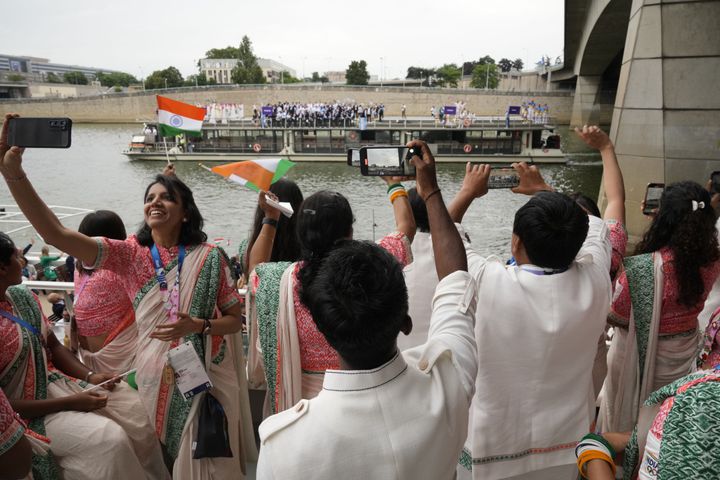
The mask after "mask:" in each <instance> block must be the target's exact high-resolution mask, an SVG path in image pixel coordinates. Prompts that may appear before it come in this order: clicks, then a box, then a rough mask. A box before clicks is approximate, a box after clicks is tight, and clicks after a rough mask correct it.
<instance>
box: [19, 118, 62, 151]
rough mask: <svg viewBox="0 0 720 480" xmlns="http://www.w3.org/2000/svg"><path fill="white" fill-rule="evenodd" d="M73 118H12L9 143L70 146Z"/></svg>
mask: <svg viewBox="0 0 720 480" xmlns="http://www.w3.org/2000/svg"><path fill="white" fill-rule="evenodd" d="M71 133H72V120H70V119H69V118H29V117H28V118H26V117H20V118H11V119H10V121H9V123H8V144H10V145H11V146H13V147H28V148H69V147H70V142H71Z"/></svg>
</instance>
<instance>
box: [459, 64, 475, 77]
mask: <svg viewBox="0 0 720 480" xmlns="http://www.w3.org/2000/svg"><path fill="white" fill-rule="evenodd" d="M477 64H478V63H477V62H463V64H462V74H463V76H465V75H472V71H473V69H474V68H475V66H476V65H477Z"/></svg>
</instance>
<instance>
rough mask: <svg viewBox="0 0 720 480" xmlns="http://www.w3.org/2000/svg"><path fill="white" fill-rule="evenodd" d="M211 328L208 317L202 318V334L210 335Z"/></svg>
mask: <svg viewBox="0 0 720 480" xmlns="http://www.w3.org/2000/svg"><path fill="white" fill-rule="evenodd" d="M211 329H212V323H210V319H209V318H206V319H204V320H203V329H202V334H203V335H210V330H211Z"/></svg>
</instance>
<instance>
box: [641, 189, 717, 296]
mask: <svg viewBox="0 0 720 480" xmlns="http://www.w3.org/2000/svg"><path fill="white" fill-rule="evenodd" d="M693 201H695V202H698V204H699V203H700V202H703V203H704V204H705V206H704V208H699V205H698V208H697V210H693V203H692V202H693ZM716 220H717V216H716V214H715V210H713V208H712V206H711V205H710V194H709V193H708V191H707V190H705V189H704V188H703V187H701V186H700V185H699V184H697V183H695V182H678V183H673V184H671V185H669V186H668V187H667V188H666V189H665V191H664V192H663V194H662V197H660V208H659V209H658V212H657V215H655V218H653V221H652V223H651V224H650V227H649V228H648V230H647V231H646V232H645V235H644V236H643V239H642V240H641V241H640V243H638V245H637V248H636V249H635V253H636V254H639V253H650V252H655V251H657V250H660V249H661V248H663V247H668V248H670V250H671V251H672V253H673V264H674V266H675V275H676V277H677V280H678V286H679V289H680V291H679V295H678V301H679V303H681V304H682V305H685V306H687V307H694V306H696V305H697V304H698V303H699V302H700V301H701V300H702V299H703V294H704V293H705V284H704V282H703V278H702V273H701V272H700V268H701V267H704V266H706V265H708V264H710V263H712V262H714V261H717V260H718V258H719V257H720V253H718V240H717V230H716V229H715V221H716Z"/></svg>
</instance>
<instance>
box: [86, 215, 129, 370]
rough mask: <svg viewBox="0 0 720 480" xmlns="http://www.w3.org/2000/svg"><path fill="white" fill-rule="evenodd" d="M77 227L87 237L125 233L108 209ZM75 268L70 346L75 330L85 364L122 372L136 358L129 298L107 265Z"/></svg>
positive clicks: (118, 237)
mask: <svg viewBox="0 0 720 480" xmlns="http://www.w3.org/2000/svg"><path fill="white" fill-rule="evenodd" d="M78 231H79V232H80V233H82V234H84V235H87V236H88V237H107V238H112V239H114V240H125V238H126V237H127V234H126V233H125V226H124V225H123V222H122V220H121V219H120V217H119V216H118V215H117V214H116V213H115V212H111V211H109V210H98V211H96V212H92V213H89V214H88V215H86V216H85V218H83V220H82V222H80V227H78ZM76 268H77V270H78V271H77V274H76V275H75V298H74V301H73V306H74V310H75V316H74V319H73V322H74V323H73V325H72V327H73V330H72V331H73V336H72V340H73V346H75V343H76V342H75V333H77V343H78V349H79V351H80V358H81V359H82V361H83V363H84V364H85V365H87V366H88V368H91V369H92V370H95V371H107V372H116V373H121V372H125V371H127V370H129V369H130V368H131V366H132V364H133V360H134V359H135V350H136V348H137V328H136V327H135V311H134V310H133V305H132V302H131V301H130V298H128V296H127V294H126V293H125V291H124V290H122V289H118V288H117V286H118V285H121V284H122V279H121V278H120V277H118V275H117V274H116V273H115V272H113V271H112V270H108V269H100V270H97V271H93V270H88V269H86V268H84V267H83V266H82V264H80V263H78V264H77V265H76Z"/></svg>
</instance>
